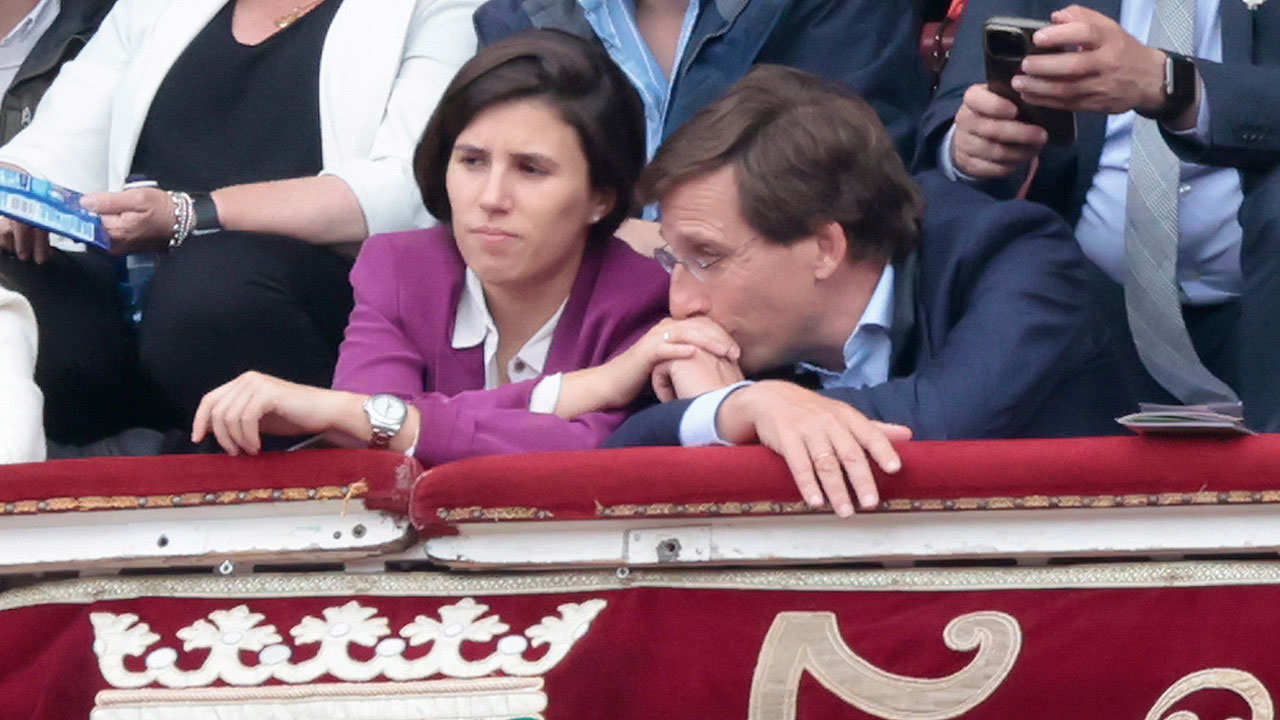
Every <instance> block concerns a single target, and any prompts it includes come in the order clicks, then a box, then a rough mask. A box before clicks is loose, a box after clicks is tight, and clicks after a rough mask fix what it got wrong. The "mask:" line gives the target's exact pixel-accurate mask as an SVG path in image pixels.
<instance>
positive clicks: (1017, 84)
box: [1009, 75, 1027, 90]
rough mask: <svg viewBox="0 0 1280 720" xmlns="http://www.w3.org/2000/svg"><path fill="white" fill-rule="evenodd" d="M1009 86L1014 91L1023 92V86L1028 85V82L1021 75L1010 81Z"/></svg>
mask: <svg viewBox="0 0 1280 720" xmlns="http://www.w3.org/2000/svg"><path fill="white" fill-rule="evenodd" d="M1009 84H1010V85H1012V86H1013V89H1014V90H1021V89H1022V86H1024V85H1026V84H1027V81H1026V80H1024V79H1023V78H1022V76H1021V75H1014V76H1013V79H1012V80H1010V81H1009Z"/></svg>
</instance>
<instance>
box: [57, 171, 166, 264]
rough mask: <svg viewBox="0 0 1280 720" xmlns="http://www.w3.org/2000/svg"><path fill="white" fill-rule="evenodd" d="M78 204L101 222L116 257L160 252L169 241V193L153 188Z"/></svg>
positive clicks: (92, 196) (86, 198) (85, 199)
mask: <svg viewBox="0 0 1280 720" xmlns="http://www.w3.org/2000/svg"><path fill="white" fill-rule="evenodd" d="M80 204H81V205H82V206H83V207H84V208H85V209H86V210H89V211H91V212H95V213H97V214H98V215H99V217H101V218H102V226H103V227H104V228H105V229H106V231H107V234H108V235H110V236H111V252H112V253H113V254H116V255H122V254H124V253H134V252H147V251H153V250H163V249H165V248H166V247H168V246H169V239H170V238H171V237H173V225H174V221H175V217H176V212H177V210H176V208H175V207H174V204H173V200H172V199H171V198H170V197H169V193H168V192H166V191H164V190H160V189H158V188H153V187H142V188H133V189H130V190H122V191H120V192H108V193H92V194H90V195H85V196H84V197H83V198H81V199H80Z"/></svg>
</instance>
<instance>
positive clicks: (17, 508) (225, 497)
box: [0, 480, 369, 516]
mask: <svg viewBox="0 0 1280 720" xmlns="http://www.w3.org/2000/svg"><path fill="white" fill-rule="evenodd" d="M368 492H369V484H368V483H367V482H365V481H364V480H359V481H357V482H354V483H352V484H350V485H342V486H338V485H324V486H321V487H314V488H308V487H300V488H274V489H271V488H260V489H256V490H223V491H221V492H203V493H202V492H187V493H171V494H166V495H87V496H84V497H55V498H45V499H44V500H14V501H11V502H6V503H4V504H3V505H0V516H4V515H38V514H41V513H55V512H91V511H94V510H139V509H146V508H174V507H198V506H201V505H240V504H244V503H255V502H300V501H304V500H345V499H349V498H353V497H362V496H364V495H365V494H367V493H368Z"/></svg>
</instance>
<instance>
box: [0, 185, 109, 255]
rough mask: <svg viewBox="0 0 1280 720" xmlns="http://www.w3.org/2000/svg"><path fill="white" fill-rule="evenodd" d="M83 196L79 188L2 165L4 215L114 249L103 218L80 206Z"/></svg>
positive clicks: (0, 196) (1, 211)
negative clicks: (104, 226) (58, 183)
mask: <svg viewBox="0 0 1280 720" xmlns="http://www.w3.org/2000/svg"><path fill="white" fill-rule="evenodd" d="M80 197H81V194H80V193H78V192H76V191H75V190H68V189H67V188H64V187H62V186H60V185H54V184H53V183H51V182H49V181H47V180H41V179H40V178H35V177H31V176H30V175H28V174H26V173H23V172H18V171H17V170H12V169H10V168H5V167H0V215H4V216H5V217H10V218H13V219H14V220H18V221H20V222H24V223H26V224H28V225H33V226H35V227H38V228H43V229H45V230H48V231H49V232H53V233H58V234H59V235H62V236H65V237H68V238H71V239H72V240H76V241H78V242H82V243H86V244H88V245H97V246H98V247H100V248H102V249H103V250H110V249H111V238H109V237H108V236H107V231H106V229H105V228H103V227H102V220H101V219H99V218H98V216H97V215H95V214H93V213H91V212H89V211H88V210H85V209H84V208H82V207H80Z"/></svg>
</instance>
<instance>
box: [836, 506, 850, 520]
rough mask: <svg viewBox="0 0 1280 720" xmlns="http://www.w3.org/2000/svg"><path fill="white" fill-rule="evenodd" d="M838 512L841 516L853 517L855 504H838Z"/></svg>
mask: <svg viewBox="0 0 1280 720" xmlns="http://www.w3.org/2000/svg"><path fill="white" fill-rule="evenodd" d="M836 514H837V515H839V516H840V517H846V518H847V517H851V516H852V515H853V506H852V505H850V504H849V503H840V504H839V505H837V506H836Z"/></svg>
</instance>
